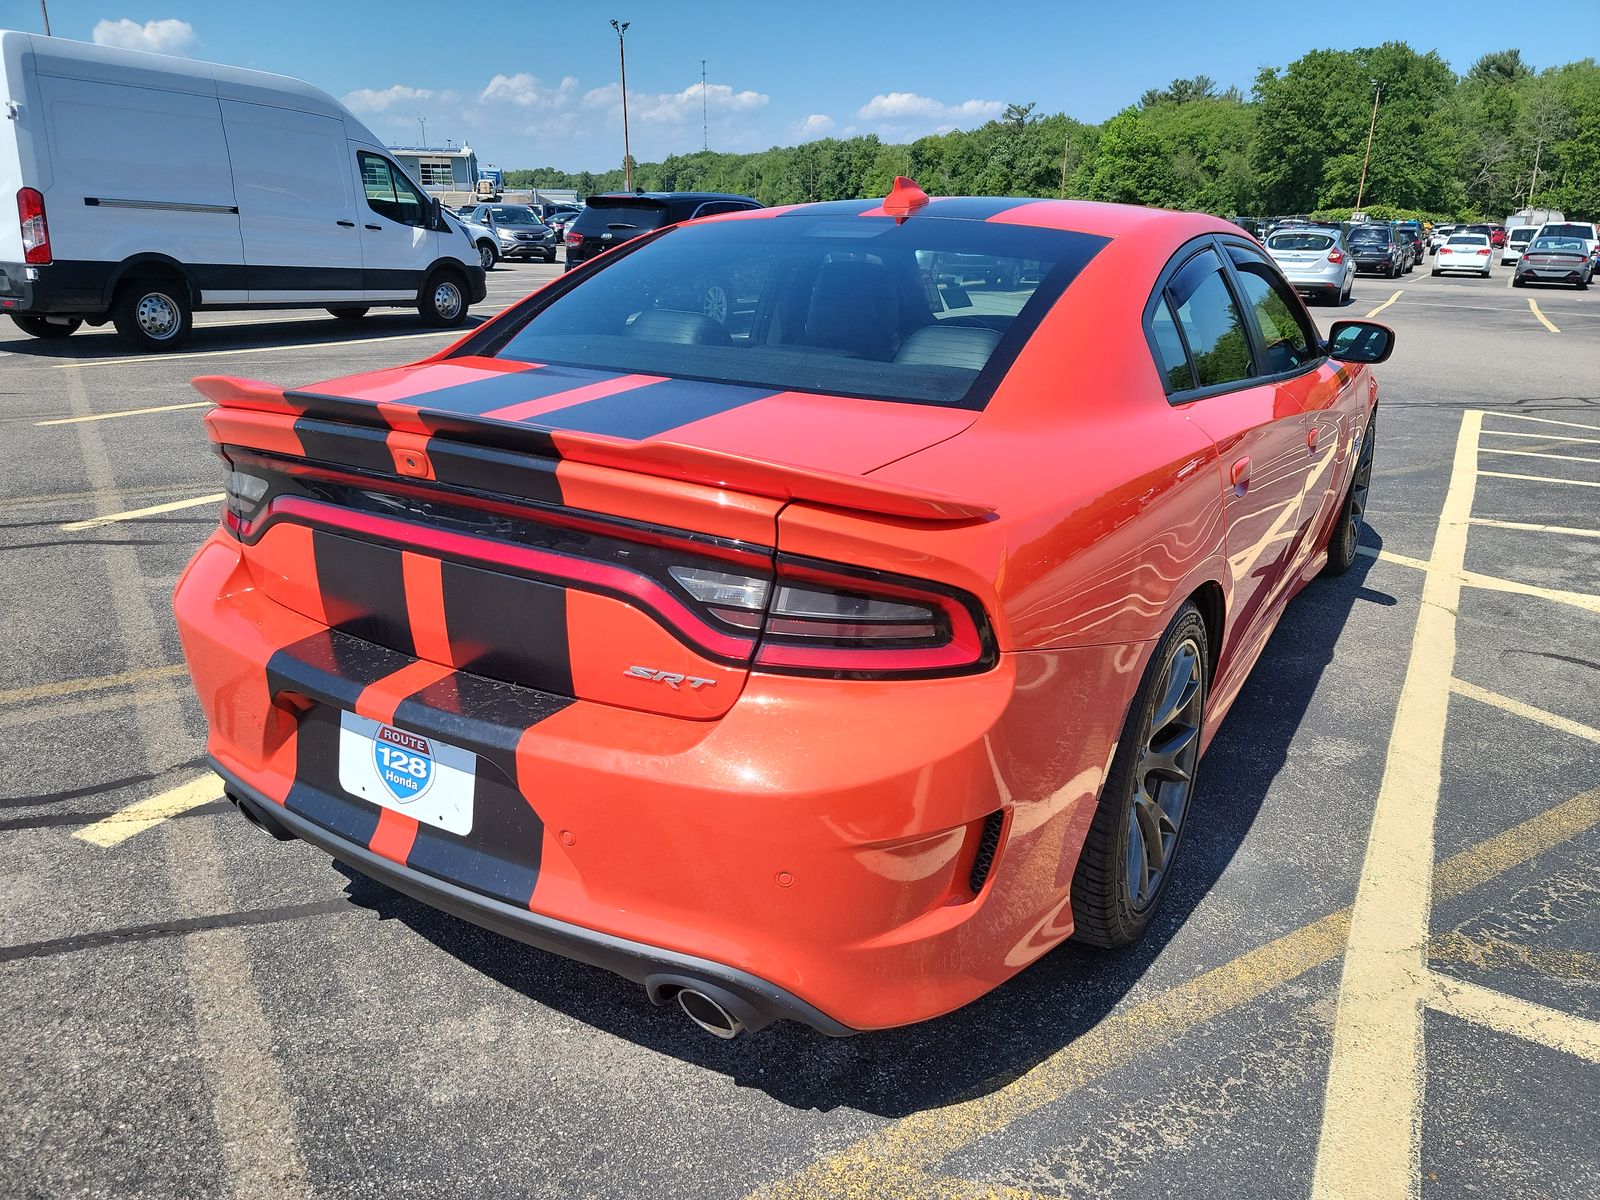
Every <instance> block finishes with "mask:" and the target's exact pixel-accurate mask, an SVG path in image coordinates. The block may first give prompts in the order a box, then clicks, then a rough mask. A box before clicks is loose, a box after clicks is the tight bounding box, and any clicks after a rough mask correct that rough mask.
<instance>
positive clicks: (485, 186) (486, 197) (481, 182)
mask: <svg viewBox="0 0 1600 1200" xmlns="http://www.w3.org/2000/svg"><path fill="white" fill-rule="evenodd" d="M473 191H474V192H475V193H476V195H477V197H478V200H479V201H480V202H482V203H485V204H493V203H494V202H495V201H497V200H499V199H500V198H501V197H502V196H503V195H505V177H504V176H503V175H502V174H501V173H500V168H499V167H484V168H482V169H481V170H479V172H478V183H477V186H476V187H475V188H474V189H473Z"/></svg>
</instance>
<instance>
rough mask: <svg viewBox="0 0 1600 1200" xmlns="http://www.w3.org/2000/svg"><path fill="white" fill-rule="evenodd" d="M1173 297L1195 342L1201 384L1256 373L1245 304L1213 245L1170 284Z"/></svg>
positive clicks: (1191, 344)
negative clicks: (1230, 285) (1230, 283)
mask: <svg viewBox="0 0 1600 1200" xmlns="http://www.w3.org/2000/svg"><path fill="white" fill-rule="evenodd" d="M1167 298H1168V300H1169V301H1170V302H1171V304H1172V308H1173V311H1174V312H1175V313H1176V314H1177V317H1178V324H1179V325H1181V326H1182V327H1183V336H1184V338H1185V340H1186V341H1187V342H1188V343H1189V353H1190V354H1191V355H1192V356H1193V359H1194V373H1195V383H1196V386H1198V387H1203V388H1204V387H1215V386H1216V385H1217V384H1222V383H1233V382H1235V381H1237V380H1243V379H1248V378H1250V376H1251V375H1253V374H1255V372H1254V371H1253V370H1252V369H1251V361H1250V339H1249V337H1248V336H1246V334H1245V331H1244V322H1243V320H1242V319H1241V318H1240V315H1239V307H1238V305H1237V304H1235V303H1234V299H1233V293H1232V292H1231V291H1229V290H1228V284H1227V281H1226V280H1225V279H1224V278H1223V277H1222V260H1221V259H1219V258H1218V257H1217V256H1216V254H1215V253H1213V252H1212V251H1210V250H1206V251H1203V252H1202V253H1200V254H1197V255H1195V256H1194V257H1193V258H1191V259H1190V260H1189V261H1188V262H1187V263H1185V264H1184V266H1183V268H1182V269H1181V270H1179V272H1178V273H1177V275H1175V276H1173V279H1172V282H1171V283H1169V284H1168V285H1167Z"/></svg>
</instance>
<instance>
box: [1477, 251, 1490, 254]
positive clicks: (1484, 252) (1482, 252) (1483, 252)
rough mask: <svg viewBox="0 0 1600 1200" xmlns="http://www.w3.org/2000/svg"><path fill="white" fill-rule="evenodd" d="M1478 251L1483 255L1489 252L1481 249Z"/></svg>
mask: <svg viewBox="0 0 1600 1200" xmlns="http://www.w3.org/2000/svg"><path fill="white" fill-rule="evenodd" d="M1478 253H1479V254H1480V255H1483V254H1488V253H1489V252H1488V251H1487V250H1479V251H1478Z"/></svg>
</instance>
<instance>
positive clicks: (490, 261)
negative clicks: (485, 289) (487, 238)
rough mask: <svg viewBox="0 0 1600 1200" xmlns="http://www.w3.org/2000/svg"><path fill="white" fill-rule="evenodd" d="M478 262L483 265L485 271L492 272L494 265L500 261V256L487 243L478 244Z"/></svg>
mask: <svg viewBox="0 0 1600 1200" xmlns="http://www.w3.org/2000/svg"><path fill="white" fill-rule="evenodd" d="M478 261H479V262H480V263H482V264H483V269H484V270H485V271H492V270H494V264H495V263H497V262H499V261H500V255H499V254H498V253H497V252H496V251H495V248H494V247H493V246H491V245H490V244H489V243H488V242H479V243H478Z"/></svg>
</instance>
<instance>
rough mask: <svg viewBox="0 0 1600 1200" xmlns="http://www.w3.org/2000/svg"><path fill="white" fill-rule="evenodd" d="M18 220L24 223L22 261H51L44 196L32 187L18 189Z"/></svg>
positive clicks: (42, 262)
mask: <svg viewBox="0 0 1600 1200" xmlns="http://www.w3.org/2000/svg"><path fill="white" fill-rule="evenodd" d="M17 220H18V221H20V222H21V223H22V261H23V262H27V263H39V264H46V263H48V262H49V261H50V225H49V223H48V222H46V220H45V217H44V197H43V196H41V195H40V194H39V192H38V191H37V190H35V189H34V188H30V187H25V188H21V189H19V190H18V191H17Z"/></svg>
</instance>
